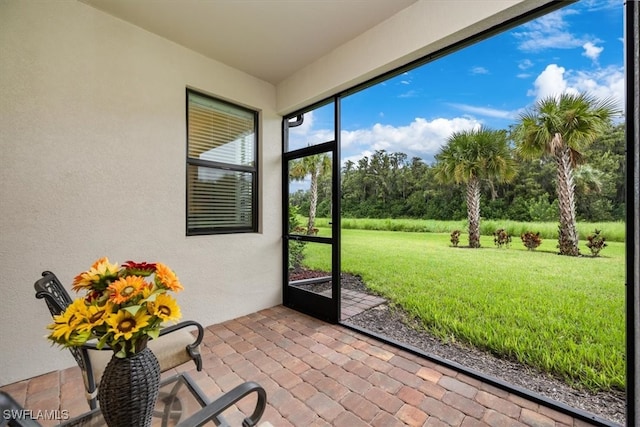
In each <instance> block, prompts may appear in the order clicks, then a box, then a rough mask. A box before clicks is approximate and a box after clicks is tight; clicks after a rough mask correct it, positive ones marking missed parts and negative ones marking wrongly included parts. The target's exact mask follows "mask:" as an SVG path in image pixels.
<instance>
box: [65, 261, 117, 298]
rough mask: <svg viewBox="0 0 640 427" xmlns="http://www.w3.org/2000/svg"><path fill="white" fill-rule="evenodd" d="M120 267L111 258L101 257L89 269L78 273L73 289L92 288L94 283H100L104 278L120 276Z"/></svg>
mask: <svg viewBox="0 0 640 427" xmlns="http://www.w3.org/2000/svg"><path fill="white" fill-rule="evenodd" d="M118 269H119V268H118V264H111V263H110V262H109V258H107V257H103V258H100V259H99V260H97V261H96V262H94V263H93V265H92V266H91V268H90V269H89V270H87V271H85V272H82V273H80V274H78V275H77V276H76V277H75V278H74V279H73V286H72V289H73V290H74V291H79V290H80V289H91V288H93V285H96V284H99V283H100V282H101V281H103V280H106V279H113V278H116V277H118Z"/></svg>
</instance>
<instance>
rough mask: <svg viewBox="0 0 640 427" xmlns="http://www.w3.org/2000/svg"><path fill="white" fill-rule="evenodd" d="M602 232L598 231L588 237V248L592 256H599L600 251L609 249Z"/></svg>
mask: <svg viewBox="0 0 640 427" xmlns="http://www.w3.org/2000/svg"><path fill="white" fill-rule="evenodd" d="M600 231H601V230H598V229H596V230H595V231H594V232H593V234H590V235H588V236H587V240H588V241H587V247H588V248H589V250H590V251H591V255H592V256H598V255H599V254H600V251H601V250H603V249H604V248H606V247H607V244H606V243H605V239H604V236H602V235H600Z"/></svg>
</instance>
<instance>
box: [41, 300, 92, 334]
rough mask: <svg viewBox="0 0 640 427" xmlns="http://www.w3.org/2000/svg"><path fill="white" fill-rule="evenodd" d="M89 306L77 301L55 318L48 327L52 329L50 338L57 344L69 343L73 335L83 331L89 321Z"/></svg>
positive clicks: (82, 301)
mask: <svg viewBox="0 0 640 427" xmlns="http://www.w3.org/2000/svg"><path fill="white" fill-rule="evenodd" d="M87 313H88V311H87V306H86V304H85V303H84V300H82V299H76V300H75V301H73V302H72V303H71V304H69V306H68V307H67V308H66V310H65V311H63V312H62V313H60V314H59V315H56V316H53V323H52V324H50V325H49V326H47V328H49V329H51V330H52V332H51V335H50V338H51V339H53V340H54V341H56V342H68V341H70V337H71V335H72V334H73V333H76V332H78V330H80V329H81V325H82V323H83V322H85V321H86V319H87Z"/></svg>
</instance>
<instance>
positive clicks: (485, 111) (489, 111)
mask: <svg viewBox="0 0 640 427" xmlns="http://www.w3.org/2000/svg"><path fill="white" fill-rule="evenodd" d="M449 105H451V106H452V107H454V108H457V109H459V110H462V111H464V112H466V113H471V114H476V115H479V116H483V117H493V118H497V119H516V118H517V117H518V113H519V112H518V111H508V110H498V109H496V108H489V107H476V106H473V105H468V104H454V103H451V104H449Z"/></svg>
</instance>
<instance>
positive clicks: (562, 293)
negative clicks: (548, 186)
mask: <svg viewBox="0 0 640 427" xmlns="http://www.w3.org/2000/svg"><path fill="white" fill-rule="evenodd" d="M322 231H324V230H321V232H322ZM342 233H343V234H342V270H343V271H345V272H350V273H356V274H360V275H361V276H362V277H363V279H364V280H365V282H366V283H367V285H368V286H369V287H370V288H371V289H372V290H374V291H376V292H378V293H380V294H382V295H384V296H385V297H387V298H388V299H389V300H391V301H392V302H393V303H395V304H397V305H398V306H400V307H402V308H404V309H405V310H407V311H408V312H410V313H412V314H413V315H414V316H416V317H417V318H419V319H422V322H423V324H424V325H425V327H426V328H428V329H429V330H430V331H431V332H432V333H433V334H435V335H437V336H439V337H441V338H442V339H444V340H449V339H455V340H459V341H463V342H467V343H470V344H473V345H475V346H477V347H480V348H484V349H487V350H489V351H491V352H493V353H495V354H498V355H501V356H506V357H509V358H511V359H515V360H518V361H520V362H522V363H525V364H528V365H531V366H535V367H537V368H540V369H542V370H544V371H546V372H551V373H553V374H555V375H557V376H560V377H562V378H564V379H565V380H566V381H567V382H569V383H571V384H574V385H579V386H584V387H587V388H590V389H594V390H598V389H604V390H606V389H609V388H617V389H624V387H625V355H624V352H625V340H624V333H625V326H624V316H625V311H624V293H625V285H624V283H625V272H624V267H625V260H624V244H623V243H615V242H612V243H610V244H609V246H608V247H606V248H605V249H604V250H603V251H602V252H601V256H600V257H597V258H592V257H590V256H589V257H587V256H585V257H578V258H573V257H565V256H559V255H557V254H556V253H557V250H556V241H554V240H548V239H547V240H544V241H543V243H542V245H541V246H540V247H539V248H538V249H537V250H535V251H527V250H526V249H525V248H524V246H522V244H521V242H520V241H519V240H520V239H514V242H513V244H512V246H511V248H509V249H498V248H496V247H495V246H494V244H493V238H492V237H489V236H483V237H482V240H481V243H482V246H483V247H482V248H480V249H468V248H463V247H460V248H454V247H452V246H451V244H450V242H449V234H448V233H406V232H390V231H371V230H343V232H342ZM466 239H467V236H466V235H464V234H463V235H462V236H461V238H460V242H461V245H463V244H465V243H466V241H467V240H466ZM515 240H517V242H516V241H515ZM319 246H323V245H308V247H307V249H306V252H307V256H306V259H305V263H306V264H307V265H308V266H309V267H311V268H318V269H328V268H329V265H326V264H327V260H328V259H329V258H328V257H326V256H319V253H318V252H319V249H320V248H319ZM580 248H581V250H582V253H583V254H588V253H589V251H588V249H587V248H586V247H585V246H584V242H583V241H581V243H580Z"/></svg>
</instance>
